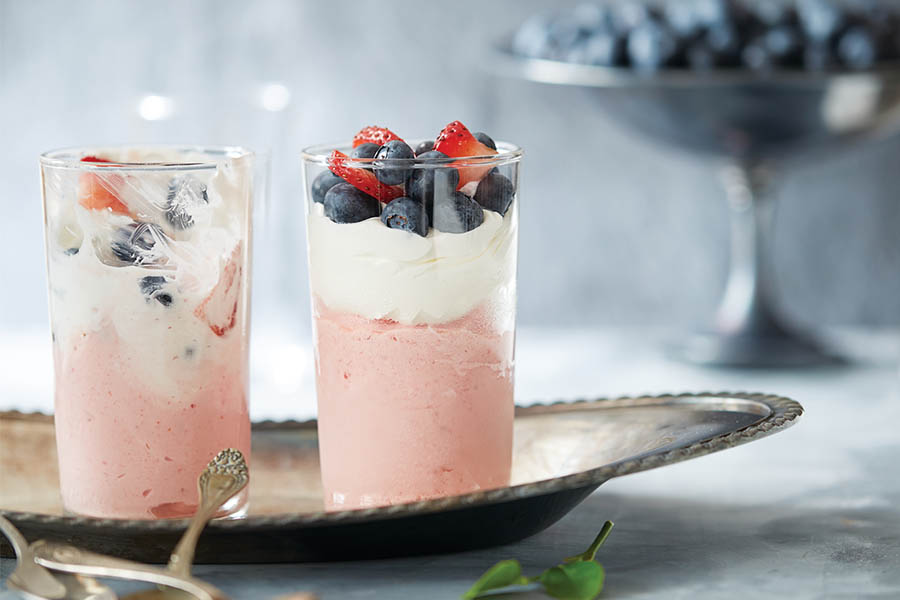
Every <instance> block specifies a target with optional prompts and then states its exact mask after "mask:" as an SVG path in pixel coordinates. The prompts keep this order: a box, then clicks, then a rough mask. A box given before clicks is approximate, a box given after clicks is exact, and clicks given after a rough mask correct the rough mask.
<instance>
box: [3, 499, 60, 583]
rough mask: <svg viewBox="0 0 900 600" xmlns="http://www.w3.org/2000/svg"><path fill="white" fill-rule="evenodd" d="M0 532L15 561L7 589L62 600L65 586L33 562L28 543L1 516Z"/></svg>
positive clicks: (7, 581)
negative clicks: (14, 554)
mask: <svg viewBox="0 0 900 600" xmlns="http://www.w3.org/2000/svg"><path fill="white" fill-rule="evenodd" d="M0 532H2V533H3V535H5V536H6V539H8V540H9V543H10V544H11V545H12V547H13V551H14V552H15V553H16V559H17V564H16V568H15V569H13V572H12V573H10V575H9V577H8V578H7V580H6V585H7V587H10V588H15V589H17V590H20V591H22V592H27V593H29V594H34V595H35V596H38V597H41V598H51V599H52V598H63V597H64V596H65V595H66V586H65V585H63V584H62V582H60V581H59V580H58V579H56V578H55V577H54V576H53V575H52V574H51V573H50V572H49V571H47V569H45V568H43V567H41V566H40V565H38V564H36V563H35V562H34V556H33V555H32V554H31V550H30V549H29V548H28V541H27V540H26V539H25V538H24V537H23V536H22V534H21V533H20V532H19V530H18V529H16V526H15V525H13V524H12V523H11V522H10V521H9V520H8V519H7V518H6V517H3V516H0Z"/></svg>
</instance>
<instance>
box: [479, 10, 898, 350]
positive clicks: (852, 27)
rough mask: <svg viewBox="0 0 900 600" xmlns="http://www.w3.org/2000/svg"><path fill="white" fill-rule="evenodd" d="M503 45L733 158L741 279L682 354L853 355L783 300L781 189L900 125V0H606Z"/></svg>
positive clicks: (556, 76)
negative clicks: (775, 260)
mask: <svg viewBox="0 0 900 600" xmlns="http://www.w3.org/2000/svg"><path fill="white" fill-rule="evenodd" d="M495 50H496V52H495V53H494V56H495V58H496V61H495V63H494V64H495V66H496V72H497V74H499V75H501V76H506V77H514V78H518V79H523V80H528V81H533V82H537V83H541V84H555V85H561V86H569V87H571V88H578V90H579V93H587V94H590V95H591V103H592V104H594V105H595V106H597V108H598V110H600V111H603V113H604V115H605V116H606V117H607V118H608V119H609V120H610V121H611V122H612V123H613V124H615V125H617V126H620V127H623V128H626V129H627V130H628V131H632V132H635V133H638V134H642V135H644V137H645V138H647V139H649V140H651V141H652V142H654V143H662V144H666V145H669V146H670V147H673V148H675V149H677V150H678V151H680V152H685V151H686V152H690V153H693V154H695V155H697V156H705V157H707V158H710V157H711V158H713V159H715V160H717V161H718V162H719V163H721V164H722V165H723V166H722V169H721V175H722V181H723V185H724V188H725V194H724V196H725V197H726V198H727V200H728V206H729V208H730V209H731V210H730V211H729V214H730V219H731V233H732V235H731V261H730V273H729V277H728V283H727V286H726V290H725V293H724V294H723V297H722V301H721V302H720V305H719V308H718V310H717V312H716V315H715V317H714V318H713V319H711V322H710V324H709V326H708V327H707V328H706V329H705V330H703V331H700V332H695V333H694V334H691V335H688V336H684V337H683V338H681V339H679V340H676V341H674V342H673V343H672V344H671V345H670V350H671V352H672V353H673V354H674V355H676V356H678V357H679V358H683V359H686V360H689V361H692V362H697V363H702V364H716V365H729V366H754V367H765V366H798V365H812V364H821V363H824V362H833V361H835V360H840V358H839V352H837V351H836V350H835V349H834V348H831V347H829V346H828V345H827V344H825V343H824V342H823V341H822V340H821V338H820V337H819V336H817V335H816V333H815V332H810V331H801V330H799V328H798V327H796V326H795V325H794V324H792V323H790V322H789V321H788V320H787V319H786V318H785V317H784V316H783V315H779V314H778V312H777V311H776V310H775V308H774V307H775V305H776V304H777V302H776V300H777V298H776V296H777V290H776V289H775V281H774V278H773V277H772V272H773V265H772V264H771V239H772V232H773V228H774V218H775V212H776V211H775V200H774V198H775V194H774V193H773V189H774V187H775V186H776V185H777V182H778V171H779V169H780V168H782V167H783V165H784V164H785V163H787V162H788V161H790V162H802V161H804V160H807V161H808V160H811V159H819V158H820V157H822V155H823V153H824V152H827V151H833V150H836V149H840V148H843V147H845V146H846V145H847V144H848V142H850V141H859V140H863V139H868V138H871V137H875V136H883V135H888V134H891V133H894V132H897V131H900V1H898V0H605V1H603V0H595V1H594V2H584V3H581V4H577V5H574V6H570V7H568V8H563V9H559V10H557V11H555V12H547V13H540V14H536V15H533V16H531V17H530V18H528V19H527V20H525V21H524V22H523V23H522V24H521V26H520V27H518V28H517V29H516V30H515V31H513V32H511V33H510V35H508V36H507V37H505V38H504V39H501V40H499V41H498V43H497V44H496V47H495ZM573 93H574V91H573Z"/></svg>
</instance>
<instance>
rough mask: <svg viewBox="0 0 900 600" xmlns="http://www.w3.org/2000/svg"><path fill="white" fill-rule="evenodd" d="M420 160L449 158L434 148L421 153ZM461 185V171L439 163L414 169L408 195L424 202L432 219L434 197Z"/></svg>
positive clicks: (446, 193) (448, 192) (408, 182)
mask: <svg viewBox="0 0 900 600" xmlns="http://www.w3.org/2000/svg"><path fill="white" fill-rule="evenodd" d="M418 158H419V160H422V161H425V162H427V161H429V160H436V159H448V158H449V157H448V156H447V155H446V154H444V153H443V152H438V151H437V150H432V151H430V152H425V153H424V154H422V155H420V156H419V157H418ZM457 185H459V171H457V170H456V169H455V168H453V167H451V166H449V165H448V166H446V167H440V166H437V165H434V166H428V167H425V168H419V169H413V172H412V174H411V175H410V176H409V180H408V181H407V182H406V195H407V196H409V197H410V198H412V199H413V200H416V201H417V202H420V203H422V205H423V206H424V207H425V210H426V211H427V212H428V218H429V220H430V221H432V217H433V216H434V213H433V207H434V198H435V196H436V195H437V196H438V197H446V196H449V195H450V194H452V193H453V192H455V191H456V186H457Z"/></svg>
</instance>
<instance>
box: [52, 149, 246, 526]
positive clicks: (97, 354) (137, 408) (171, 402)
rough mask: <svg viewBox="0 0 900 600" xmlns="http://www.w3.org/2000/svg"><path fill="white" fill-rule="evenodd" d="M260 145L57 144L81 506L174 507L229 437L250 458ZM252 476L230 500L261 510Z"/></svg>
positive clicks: (58, 364) (64, 462)
mask: <svg viewBox="0 0 900 600" xmlns="http://www.w3.org/2000/svg"><path fill="white" fill-rule="evenodd" d="M255 160H256V158H255V156H254V154H253V153H252V152H250V151H248V150H245V149H241V148H231V147H221V148H201V147H168V146H167V147H162V146H155V147H90V148H71V149H65V150H58V151H53V152H48V153H46V154H43V155H42V156H41V181H42V191H43V200H44V230H45V236H46V252H47V272H48V283H49V292H50V294H49V297H50V322H51V330H52V335H53V358H54V367H55V388H54V389H55V423H56V442H57V449H58V454H59V476H60V490H61V492H62V500H63V506H64V508H65V510H66V511H67V512H69V513H74V514H80V515H88V516H93V517H104V518H137V519H153V518H174V517H185V516H189V515H191V514H192V513H193V512H194V511H195V510H196V506H197V503H198V492H197V477H198V475H199V474H200V472H201V471H202V470H203V468H204V467H205V466H206V464H207V462H208V461H209V460H210V459H212V458H213V457H214V456H215V455H216V454H217V453H218V452H219V451H220V450H222V449H225V448H229V447H233V448H237V449H238V450H240V451H241V452H243V453H244V456H245V457H246V458H247V459H248V460H249V456H250V421H249V415H248V406H247V393H248V389H247V388H248V363H247V360H248V354H247V351H248V338H249V321H248V317H249V299H250V241H251V240H250V232H251V214H252V202H253V189H254V181H253V179H254V162H255ZM246 504H247V493H246V490H245V491H244V492H243V493H242V494H240V495H238V496H236V497H235V498H233V499H232V500H231V501H230V502H229V504H227V505H226V506H225V508H224V510H223V512H222V514H223V515H227V516H240V515H241V514H243V513H244V512H245V511H246Z"/></svg>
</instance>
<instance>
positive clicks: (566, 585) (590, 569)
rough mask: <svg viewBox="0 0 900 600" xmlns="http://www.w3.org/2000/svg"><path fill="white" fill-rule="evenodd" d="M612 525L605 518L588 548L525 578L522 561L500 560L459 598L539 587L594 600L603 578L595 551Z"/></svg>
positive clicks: (574, 599)
mask: <svg viewBox="0 0 900 600" xmlns="http://www.w3.org/2000/svg"><path fill="white" fill-rule="evenodd" d="M612 528H613V524H612V521H607V522H606V523H604V524H603V528H602V529H601V530H600V533H598V534H597V537H596V538H594V541H593V542H592V543H591V545H590V546H589V547H588V549H587V550H585V551H584V552H582V553H581V554H579V555H577V556H572V557H570V558H567V559H565V561H563V562H562V563H560V564H559V565H557V566H555V567H550V568H549V569H546V570H544V572H543V573H541V574H540V575H534V576H532V577H526V576H525V575H523V574H522V564H521V563H520V562H519V561H518V560H516V559H507V560H501V561H500V562H498V563H497V564H495V565H494V566H493V567H491V568H490V569H488V570H487V571H485V572H484V574H483V575H482V576H481V577H480V578H479V579H478V581H476V582H475V583H474V584H473V585H472V587H470V588H469V589H468V590H467V591H466V592H465V593H464V594H463V595H462V599H463V600H473V599H475V598H489V597H492V595H493V594H492V593H493V592H498V591H501V590H502V591H504V592H520V591H527V590H529V588H534V587H537V586H540V587H541V588H543V592H544V593H545V594H547V595H548V596H552V597H553V598H558V599H559V600H593V599H594V598H596V597H597V596H598V595H599V594H600V592H601V591H603V583H604V581H605V579H606V571H605V570H604V569H603V565H601V564H600V563H599V562H597V551H598V550H599V549H600V546H602V545H603V542H605V541H606V538H607V537H608V536H609V532H610V531H611V530H612ZM523 586H528V587H523ZM501 595H502V596H506V595H507V594H501Z"/></svg>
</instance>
